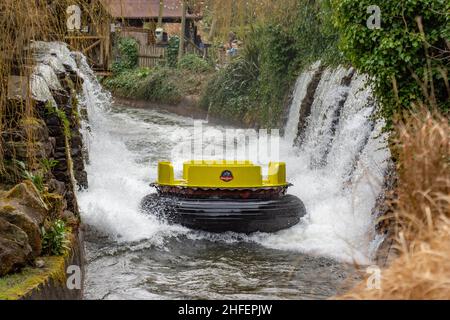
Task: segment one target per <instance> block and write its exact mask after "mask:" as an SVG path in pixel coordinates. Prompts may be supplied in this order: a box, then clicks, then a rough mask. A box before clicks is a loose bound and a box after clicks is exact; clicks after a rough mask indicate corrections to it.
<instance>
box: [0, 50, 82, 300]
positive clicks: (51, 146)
mask: <svg viewBox="0 0 450 320" xmlns="http://www.w3.org/2000/svg"><path fill="white" fill-rule="evenodd" d="M34 49H35V52H36V54H35V58H36V62H37V65H36V66H35V67H34V72H33V73H32V75H31V76H30V77H28V78H26V80H27V81H28V82H29V84H30V88H31V97H29V96H27V97H24V96H22V95H20V94H14V92H13V93H12V94H9V100H8V108H7V109H8V111H9V113H8V114H7V117H8V118H7V120H8V121H9V124H10V125H9V126H8V129H7V130H4V132H2V133H1V140H2V141H1V142H2V146H3V151H4V155H5V163H7V164H8V165H9V168H8V171H6V173H5V174H2V176H0V284H1V280H4V279H5V278H3V279H2V278H1V277H4V276H6V277H9V276H11V275H12V274H13V276H14V277H15V279H16V278H17V275H19V276H20V272H21V271H23V270H24V268H25V269H27V268H28V269H29V268H46V267H49V266H45V261H46V260H45V258H41V256H42V255H43V254H48V253H46V252H43V243H42V237H43V230H45V229H47V228H48V227H49V226H51V224H52V222H54V221H59V220H61V221H64V222H65V224H66V226H67V227H68V228H70V230H71V232H72V238H73V239H76V241H72V242H71V244H70V248H69V250H68V252H67V257H65V262H66V263H69V264H70V263H76V264H77V265H79V266H80V267H83V265H84V261H83V257H84V254H83V250H84V246H83V240H82V238H81V237H80V225H81V221H80V213H79V209H78V203H77V198H76V192H77V189H83V188H87V174H86V171H85V169H84V158H83V157H84V155H85V152H84V151H85V150H84V147H83V138H82V135H81V120H80V114H81V113H82V110H80V106H79V103H78V96H79V94H80V93H81V92H82V85H83V79H82V78H81V77H80V76H78V73H77V72H76V64H75V63H74V61H75V60H74V59H73V60H71V58H70V52H69V51H68V50H67V48H66V47H65V46H64V45H63V44H46V43H40V44H38V45H37V46H35V48H34ZM21 92H23V90H21ZM25 99H32V103H33V105H34V111H33V112H22V109H23V108H22V109H21V106H23V105H25V103H24V101H25ZM49 271H51V270H49ZM18 272H19V274H17V273H18ZM50 274H52V273H51V272H50ZM58 274H61V272H59V273H58ZM62 274H65V271H64V270H62ZM24 276H25V274H24ZM16 280H17V279H16ZM60 282H61V281H59V282H58V281H56V279H52V278H51V277H50V278H49V279H46V280H45V283H42V284H40V285H37V286H34V288H33V289H30V290H31V291H30V292H26V293H23V297H18V298H27V299H34V298H48V297H54V298H58V297H60V298H64V297H66V298H71V299H73V298H81V297H82V294H81V293H80V292H81V291H80V292H70V293H68V292H65V291H64V288H59V287H60V286H57V284H58V283H60ZM14 283H15V284H16V285H17V283H21V281H14ZM52 288H54V289H55V290H56V291H55V292H52V290H53V289H52ZM57 288H59V289H57ZM7 289H9V288H5V287H2V286H1V285H0V291H1V290H3V291H5V290H7ZM36 290H37V291H36ZM58 290H59V291H58ZM61 290H62V291H61ZM38 291H39V292H40V293H39V294H37V292H38ZM58 292H59V293H58ZM63 292H65V293H64V294H63ZM1 293H2V292H0V296H1Z"/></svg>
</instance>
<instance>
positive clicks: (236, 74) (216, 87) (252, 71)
mask: <svg viewBox="0 0 450 320" xmlns="http://www.w3.org/2000/svg"><path fill="white" fill-rule="evenodd" d="M257 78H258V70H257V67H256V65H255V64H251V63H250V62H248V61H247V60H246V59H243V58H237V59H235V60H233V61H232V62H231V63H230V65H229V66H228V67H227V68H226V69H222V70H220V71H219V72H218V73H217V74H216V75H215V76H214V77H213V79H212V80H211V81H210V82H209V83H208V85H207V88H206V90H205V92H206V94H204V95H203V96H202V99H201V101H200V105H201V106H202V107H203V108H204V109H207V110H209V112H210V113H211V114H212V115H218V114H221V116H222V117H226V118H228V119H230V120H233V121H242V119H243V117H245V116H246V115H248V114H250V110H251V109H252V105H251V104H250V94H251V90H252V87H253V86H254V84H255V82H256V81H257Z"/></svg>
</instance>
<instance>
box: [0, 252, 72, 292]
mask: <svg viewBox="0 0 450 320" xmlns="http://www.w3.org/2000/svg"><path fill="white" fill-rule="evenodd" d="M41 259H42V260H43V261H44V267H43V268H32V267H26V268H24V269H23V270H22V271H21V272H20V273H16V274H12V275H8V276H5V277H3V278H0V300H19V299H23V298H26V297H27V295H28V294H30V293H31V292H32V291H33V290H38V289H39V288H40V287H41V286H42V285H45V284H47V283H49V282H50V281H51V280H53V281H56V282H59V283H60V284H61V285H63V284H64V282H65V279H66V274H65V259H66V258H65V257H43V258H41Z"/></svg>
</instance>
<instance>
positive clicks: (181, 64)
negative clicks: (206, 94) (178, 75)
mask: <svg viewBox="0 0 450 320" xmlns="http://www.w3.org/2000/svg"><path fill="white" fill-rule="evenodd" d="M178 68H180V69H183V70H188V71H192V72H196V73H203V72H208V71H211V66H210V64H209V63H208V61H206V60H204V59H202V58H200V57H199V56H198V55H196V54H186V55H184V56H183V57H182V58H181V59H180V61H178Z"/></svg>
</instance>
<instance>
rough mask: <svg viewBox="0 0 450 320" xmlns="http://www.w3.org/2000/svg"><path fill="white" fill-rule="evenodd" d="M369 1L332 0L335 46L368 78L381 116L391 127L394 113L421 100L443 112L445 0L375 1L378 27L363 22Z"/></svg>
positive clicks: (448, 56)
mask: <svg viewBox="0 0 450 320" xmlns="http://www.w3.org/2000/svg"><path fill="white" fill-rule="evenodd" d="M373 4H374V3H373V1H370V0H360V1H355V0H339V1H337V0H336V1H334V2H333V6H334V9H335V11H336V17H335V20H336V25H337V27H338V28H339V31H340V32H341V34H342V37H341V43H340V47H341V49H342V50H343V52H344V53H345V54H346V56H347V57H348V59H349V60H350V61H351V62H352V64H353V65H354V66H355V67H357V68H358V69H359V70H360V71H361V72H363V73H367V74H368V75H370V76H371V77H372V79H373V84H374V89H375V94H376V96H377V98H378V100H379V101H380V102H381V104H382V108H381V115H382V116H383V117H384V118H385V119H387V121H388V125H389V126H390V125H391V124H392V117H393V115H394V114H396V113H397V112H399V111H401V110H402V109H404V108H406V109H409V108H411V106H413V105H419V104H422V103H425V104H428V105H431V106H432V107H436V106H440V108H441V109H442V111H443V112H448V108H449V94H450V92H448V90H450V89H449V88H448V70H449V67H450V53H449V51H448V47H447V46H448V44H447V43H446V41H448V39H450V24H449V22H450V21H449V20H450V2H449V1H448V0H381V1H377V2H376V4H377V5H378V6H379V7H380V9H381V18H382V26H381V27H382V28H381V29H375V30H371V29H369V28H368V27H367V26H366V22H367V20H368V19H369V16H370V13H367V8H368V6H370V5H373ZM417 17H421V23H418V20H417V19H416V18H417ZM420 25H421V26H422V27H423V32H422V31H421V27H420ZM446 39H447V40H446ZM446 82H447V84H446Z"/></svg>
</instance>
